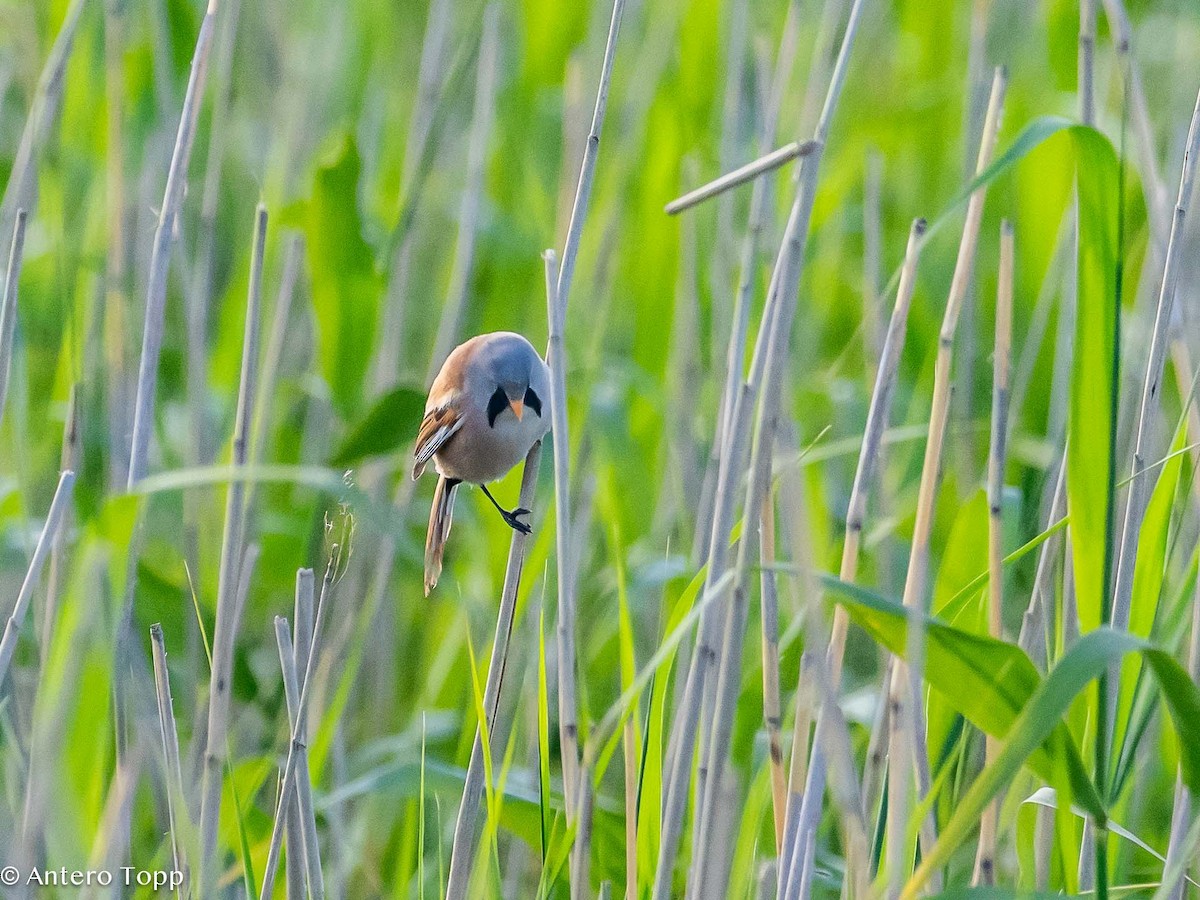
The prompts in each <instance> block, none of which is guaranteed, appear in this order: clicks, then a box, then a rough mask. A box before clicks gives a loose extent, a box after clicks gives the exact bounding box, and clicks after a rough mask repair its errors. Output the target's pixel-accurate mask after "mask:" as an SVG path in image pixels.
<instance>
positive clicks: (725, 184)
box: [663, 141, 817, 216]
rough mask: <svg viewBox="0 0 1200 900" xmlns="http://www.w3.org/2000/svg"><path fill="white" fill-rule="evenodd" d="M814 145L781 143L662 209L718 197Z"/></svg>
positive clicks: (680, 207)
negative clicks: (776, 147)
mask: <svg viewBox="0 0 1200 900" xmlns="http://www.w3.org/2000/svg"><path fill="white" fill-rule="evenodd" d="M816 147H817V143H816V141H792V142H791V143H790V144H784V145H783V146H782V147H780V148H779V149H777V150H772V151H771V152H770V153H767V154H765V155H764V156H760V157H759V158H758V159H755V160H752V161H751V162H748V163H746V164H745V165H744V166H741V167H740V168H737V169H734V170H733V171H732V172H728V173H726V174H724V175H722V176H720V177H719V178H714V179H713V180H712V181H710V182H708V183H707V184H703V185H701V186H700V187H698V188H696V189H695V190H692V191H688V192H687V193H686V194H684V195H683V196H682V197H680V198H678V199H677V200H672V201H671V202H670V203H668V204H667V205H666V206H665V207H664V208H663V212H665V213H666V214H667V215H668V216H676V215H679V213H681V212H683V211H684V210H687V209H691V208H692V207H693V206H698V205H700V204H701V203H703V202H704V201H705V200H710V199H712V198H713V197H717V196H720V195H721V194H724V193H725V192H726V191H731V190H733V189H734V188H735V187H739V186H741V185H743V184H745V183H746V182H747V181H753V180H754V179H756V178H758V177H759V176H760V175H765V174H767V173H768V172H773V171H774V170H775V169H778V168H779V167H780V166H782V165H784V164H785V163H789V162H791V161H792V160H793V159H799V158H800V157H803V156H808V155H809V154H810V153H812V152H813V150H815V149H816Z"/></svg>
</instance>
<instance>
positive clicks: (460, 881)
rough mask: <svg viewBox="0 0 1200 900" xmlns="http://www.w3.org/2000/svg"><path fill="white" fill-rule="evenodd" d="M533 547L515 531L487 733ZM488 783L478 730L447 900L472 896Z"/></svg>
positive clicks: (488, 692) (529, 473)
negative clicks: (527, 556) (473, 865)
mask: <svg viewBox="0 0 1200 900" xmlns="http://www.w3.org/2000/svg"><path fill="white" fill-rule="evenodd" d="M541 460H542V443H541V441H538V442H537V443H536V444H534V445H533V448H532V449H531V450H530V451H529V453H528V455H527V456H526V457H525V467H524V471H523V472H522V474H521V495H520V500H519V505H520V506H522V507H524V508H525V509H529V510H532V509H533V503H534V495H535V494H536V488H537V473H538V468H539V467H540V465H541ZM528 542H529V536H528V535H525V534H522V533H521V532H519V531H514V532H513V534H512V542H511V543H510V544H509V548H508V565H507V567H506V569H505V572H504V588H503V590H502V591H501V593H500V610H499V613H498V614H497V616H496V635H495V638H494V640H493V642H492V656H491V660H490V661H489V663H488V674H487V681H486V682H485V684H484V689H483V709H484V713H485V715H486V717H487V722H485V723H483V724H484V725H486V727H487V730H488V734H495V723H496V711H497V709H498V708H499V705H500V689H501V686H502V685H503V682H504V671H505V667H506V666H507V663H508V649H509V644H510V641H511V639H512V629H513V615H514V613H515V612H516V606H517V589H518V588H519V587H520V584H521V571H522V569H523V567H524V565H525V549H526V545H527V544H528ZM484 778H485V774H484V766H483V740H482V734H481V730H480V728H479V726H476V728H475V740H474V743H473V744H472V746H471V761H470V762H469V763H468V765H467V774H466V778H465V779H464V781H463V793H462V800H461V802H460V803H459V807H458V816H457V818H456V819H455V823H454V842H453V844H452V845H451V848H450V872H449V879H448V881H447V883H446V895H445V896H446V898H447V900H465V898H466V897H467V891H468V890H469V887H470V881H471V863H472V862H473V861H474V856H475V841H476V838H477V836H478V830H479V829H478V824H479V823H478V822H477V821H476V816H477V814H478V811H479V802H480V800H482V799H483V792H484ZM264 900H269V898H264Z"/></svg>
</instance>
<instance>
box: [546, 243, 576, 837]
mask: <svg viewBox="0 0 1200 900" xmlns="http://www.w3.org/2000/svg"><path fill="white" fill-rule="evenodd" d="M542 257H543V259H544V260H545V270H546V318H547V321H548V322H549V332H550V340H549V346H548V347H547V349H546V363H547V365H548V366H549V367H550V424H551V429H552V430H553V433H554V544H555V560H556V564H557V566H558V578H557V582H558V623H557V626H556V628H555V633H556V638H557V641H558V659H559V664H558V734H559V752H560V754H561V757H562V778H563V801H564V802H563V806H564V807H565V809H566V812H567V817H568V821H570V820H572V819H573V818H574V813H575V800H576V796H575V791H576V789H577V787H579V725H578V723H577V722H576V721H575V710H576V707H577V703H576V697H575V668H576V655H575V629H576V626H575V591H574V580H573V578H572V575H571V565H570V552H571V496H570V486H571V472H570V446H571V445H570V438H569V435H568V433H567V377H566V369H567V357H566V351H565V349H564V347H563V337H562V329H563V324H564V322H563V317H564V314H565V312H566V310H564V309H563V305H562V303H561V302H560V300H559V295H558V265H557V257H556V256H555V254H554V251H553V250H547V251H546V252H545V253H543V254H542Z"/></svg>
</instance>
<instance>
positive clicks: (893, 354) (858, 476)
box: [781, 219, 925, 885]
mask: <svg viewBox="0 0 1200 900" xmlns="http://www.w3.org/2000/svg"><path fill="white" fill-rule="evenodd" d="M924 234H925V220H924V219H916V220H915V221H914V222H913V223H912V227H911V228H910V229H909V234H908V245H907V247H906V249H905V251H904V263H903V265H902V267H901V270H900V282H899V284H898V286H897V289H896V303H895V306H894V307H893V308H892V315H891V319H890V320H889V322H888V328H887V334H886V336H885V337H884V341H883V348H882V353H881V355H880V359H879V365H878V367H877V368H876V373H875V387H874V389H873V390H872V392H871V404H870V406H869V407H868V410H867V420H866V424H865V426H864V428H863V441H862V446H861V448H860V449H859V456H858V465H857V467H856V469H855V473H854V482H853V485H852V487H851V489H850V500H849V503H848V505H847V508H846V536H845V540H844V543H843V545H842V562H841V568H840V570H839V573H838V577H839V578H841V579H842V580H843V581H846V582H852V581H855V580H856V579H857V578H858V561H859V554H860V551H861V547H862V535H863V528H864V525H865V523H866V512H867V497H868V495H869V494H870V491H871V488H872V486H873V485H874V483H875V481H876V477H877V473H878V465H879V460H880V451H881V448H882V446H883V433H884V431H885V430H886V429H887V425H888V421H889V419H890V418H891V408H892V396H893V395H894V393H895V387H896V377H897V372H898V371H899V368H900V356H901V353H902V352H903V350H904V340H905V336H906V334H907V330H908V314H909V310H910V309H911V308H912V298H913V292H914V291H915V289H916V283H917V265H918V263H919V262H920V259H921V247H922V244H923V238H924ZM849 626H850V617H849V615H848V613H847V612H846V610H845V607H843V606H841V605H838V606H837V607H835V609H834V613H833V628H832V630H831V632H830V635H829V644H828V648H827V649H826V651H825V655H826V663H825V665H826V666H827V668H828V670H829V683H830V688H831V691H832V696H833V697H834V698H836V695H837V691H838V690H839V689H840V687H841V680H842V662H843V657H844V656H845V652H846V634H847V632H848V630H849ZM833 702H834V703H836V699H835V700H834V701H833ZM832 712H833V710H832V709H831V708H830V705H829V703H826V702H822V704H821V707H820V711H819V713H818V715H817V738H816V740H814V742H813V746H812V751H811V759H810V761H809V763H808V765H807V767H805V768H804V769H803V770H802V771H803V773H804V774H803V776H802V780H797V781H793V782H792V784H791V785H790V786H789V790H788V798H787V801H788V808H789V814H790V815H789V817H790V816H797V817H798V819H797V822H796V825H795V834H794V835H793V836H792V843H790V844H789V845H788V846H787V847H785V848H784V850H783V853H782V854H781V858H782V862H783V868H782V869H781V872H782V878H781V883H783V884H784V885H786V884H787V883H788V880H789V877H790V874H789V873H790V870H791V862H792V859H793V857H794V854H795V853H796V851H797V848H801V849H803V848H805V847H807V845H808V843H809V842H810V841H811V840H812V836H813V833H814V832H815V830H816V826H817V822H818V821H819V818H820V810H821V801H822V797H823V795H824V791H825V768H826V758H825V744H826V740H825V739H824V737H823V735H822V734H821V732H822V729H823V728H825V727H826V725H825V721H826V717H827V716H828V715H829V714H830V713H832ZM792 753H793V756H795V755H796V754H799V755H800V757H801V758H803V757H804V756H805V754H806V753H808V728H807V725H806V727H805V729H804V732H803V734H801V732H799V731H797V733H796V740H795V741H794V742H793V748H792ZM795 771H796V774H797V775H800V773H801V770H799V769H797V770H795Z"/></svg>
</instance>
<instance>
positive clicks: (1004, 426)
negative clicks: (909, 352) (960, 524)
mask: <svg viewBox="0 0 1200 900" xmlns="http://www.w3.org/2000/svg"><path fill="white" fill-rule="evenodd" d="M1012 315H1013V230H1012V223H1010V222H1009V221H1008V220H1007V219H1006V220H1005V221H1004V222H1002V223H1001V225H1000V274H999V283H998V286H997V289H996V346H995V352H994V355H993V357H992V367H993V368H992V371H993V377H992V439H991V449H990V451H989V453H988V475H987V497H988V634H990V635H991V636H992V637H994V638H999V637H1001V631H1002V628H1003V621H1004V616H1003V613H1004V569H1003V565H1004V562H1003V560H1004V546H1003V537H1004V531H1003V526H1002V522H1001V515H1002V512H1003V503H1004V465H1005V461H1006V459H1007V455H1006V450H1007V443H1008V398H1009V394H1008V392H1009V373H1010V370H1011V367H1012ZM998 750H999V746H998V742H997V740H996V739H995V738H993V737H991V736H990V735H989V736H988V737H987V739H986V752H985V756H984V760H985V765H986V763H988V762H991V761H992V760H993V759H995V757H996V753H997V752H998ZM999 815H1000V798H999V797H996V798H994V799H993V800H992V802H991V803H990V804H988V808H987V809H986V810H985V811H984V814H983V820H982V821H981V823H980V827H979V850H978V853H977V854H976V857H975V874H974V877H973V878H972V882H973V883H974V884H976V885H984V886H991V885H994V884H995V883H996V836H997V835H996V832H997V829H998V827H999Z"/></svg>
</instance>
